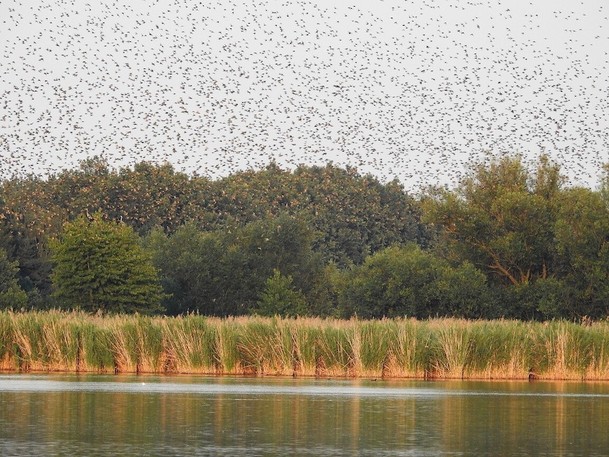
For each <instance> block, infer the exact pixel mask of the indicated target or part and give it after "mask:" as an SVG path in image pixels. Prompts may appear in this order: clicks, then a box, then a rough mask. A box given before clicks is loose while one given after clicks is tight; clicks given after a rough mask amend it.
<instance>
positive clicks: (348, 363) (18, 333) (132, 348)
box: [0, 311, 609, 380]
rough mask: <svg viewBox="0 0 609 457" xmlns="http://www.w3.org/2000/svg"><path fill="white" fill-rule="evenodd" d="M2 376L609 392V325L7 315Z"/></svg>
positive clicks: (1, 324) (1, 332) (2, 325)
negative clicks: (555, 387)
mask: <svg viewBox="0 0 609 457" xmlns="http://www.w3.org/2000/svg"><path fill="white" fill-rule="evenodd" d="M0 370H4V371H19V372H33V371H64V372H101V373H108V372H110V373H200V374H245V375H283V376H318V377H326V376H332V377H335V376H341V377H376V378H435V379H527V378H528V377H529V373H530V372H531V370H532V371H533V372H534V373H535V376H536V377H537V378H539V379H573V380H609V323H607V322H598V323H593V324H591V325H586V326H584V325H579V324H574V323H571V322H565V321H556V322H549V323H533V322H530V323H524V322H517V321H507V320H498V321H465V320H458V319H435V320H428V321H416V320H413V319H391V320H381V321H363V320H355V319H354V320H348V321H345V320H332V319H316V318H301V319H280V318H258V317H240V318H229V319H218V318H207V317H201V316H185V317H177V318H166V317H143V316H124V315H123V316H107V317H100V316H91V315H88V314H84V313H64V312H58V311H52V312H28V313H13V312H0Z"/></svg>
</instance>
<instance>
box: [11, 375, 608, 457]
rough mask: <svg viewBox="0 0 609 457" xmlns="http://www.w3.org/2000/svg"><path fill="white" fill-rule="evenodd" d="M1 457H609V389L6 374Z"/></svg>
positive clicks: (535, 384) (562, 385)
mask: <svg viewBox="0 0 609 457" xmlns="http://www.w3.org/2000/svg"><path fill="white" fill-rule="evenodd" d="M0 455H2V456H13V455H47V456H53V455H56V456H63V455H65V456H75V455H91V456H116V455H147V456H148V455H159V456H191V455H192V456H196V455H201V456H206V455H214V456H283V455H303V456H306V455H314V456H351V455H354V456H470V455H471V456H527V457H528V456H535V455H537V456H542V455H547V456H606V455H609V384H606V383H546V382H533V383H527V382H456V381H452V382H420V381H407V382H406V381H399V382H398V381H376V382H375V381H342V380H340V381H336V380H334V381H333V380H299V379H274V378H271V379H269V378H264V379H253V378H227V377H223V378H208V377H152V376H150V377H148V376H139V377H135V376H133V377H131V376H99V375H97V376H76V375H72V376H65V375H62V376H51V375H44V376H43V375H40V376H34V375H32V376H30V375H0Z"/></svg>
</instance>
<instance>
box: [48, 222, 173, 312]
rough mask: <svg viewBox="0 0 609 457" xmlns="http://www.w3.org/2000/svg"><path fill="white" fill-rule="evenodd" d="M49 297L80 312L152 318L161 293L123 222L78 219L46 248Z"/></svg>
mask: <svg viewBox="0 0 609 457" xmlns="http://www.w3.org/2000/svg"><path fill="white" fill-rule="evenodd" d="M51 249H52V259H53V261H54V264H55V266H54V269H53V272H52V274H51V279H52V281H53V287H54V291H53V296H54V297H55V298H56V299H57V301H58V303H60V306H62V307H66V308H79V309H83V310H86V311H91V312H94V311H97V310H102V311H108V312H121V313H123V312H126V313H129V312H139V313H145V314H150V313H155V312H158V311H161V309H162V308H161V306H160V303H161V300H162V298H163V293H162V289H161V286H160V283H159V280H158V275H157V271H156V269H155V268H154V266H153V265H152V260H151V256H150V255H149V254H148V253H147V252H146V251H145V250H144V249H143V248H142V247H141V246H140V245H139V242H138V236H137V235H136V234H135V232H134V231H133V229H131V228H130V227H128V226H127V225H125V224H124V223H116V222H110V221H105V220H104V219H103V218H102V215H101V214H100V213H96V214H95V215H93V216H92V217H91V218H90V219H89V218H88V217H84V216H80V217H78V218H77V219H75V220H74V221H72V222H68V223H66V224H65V225H64V227H63V232H62V234H61V237H60V238H59V240H55V241H54V242H52V243H51Z"/></svg>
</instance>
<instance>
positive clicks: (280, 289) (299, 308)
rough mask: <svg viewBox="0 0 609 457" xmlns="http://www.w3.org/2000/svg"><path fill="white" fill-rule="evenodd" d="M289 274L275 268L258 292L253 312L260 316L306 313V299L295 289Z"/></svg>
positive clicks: (299, 314) (300, 314) (301, 314)
mask: <svg viewBox="0 0 609 457" xmlns="http://www.w3.org/2000/svg"><path fill="white" fill-rule="evenodd" d="M292 283H293V279H292V277H291V276H284V275H282V274H281V272H280V271H279V270H277V269H274V270H273V276H271V277H270V278H268V279H267V280H266V285H265V288H264V290H263V291H262V293H261V294H260V300H259V301H258V306H257V307H256V308H255V309H254V313H255V314H259V315H261V316H284V317H285V316H291V317H294V316H304V315H306V314H307V304H306V299H305V297H304V295H303V293H302V292H300V291H299V290H295V289H294V286H293V284H292Z"/></svg>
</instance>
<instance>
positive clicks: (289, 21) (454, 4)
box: [0, 0, 609, 190]
mask: <svg viewBox="0 0 609 457" xmlns="http://www.w3.org/2000/svg"><path fill="white" fill-rule="evenodd" d="M608 16H609V5H606V4H605V2H604V1H603V0H590V1H581V2H579V1H577V2H567V1H554V0H552V1H550V0H543V1H542V0H539V1H520V0H518V1H513V0H482V1H465V0H448V1H443V2H433V1H431V0H412V1H403V0H374V1H369V2H356V1H352V0H351V1H348V0H340V1H330V2H327V1H318V0H308V1H307V0H302V1H276V0H266V1H254V2H238V1H236V0H218V1H210V2H199V1H184V0H172V1H160V0H156V1H150V0H132V1H121V0H114V1H106V0H101V1H97V2H85V1H83V2H76V1H73V0H72V1H70V0H65V1H64V0H42V1H36V2H26V1H24V0H5V1H3V2H1V3H0V23H1V24H0V25H1V27H2V34H0V177H1V178H3V179H7V178H10V177H14V176H16V175H17V176H18V175H27V174H30V173H34V174H36V175H49V174H53V173H56V172H58V171H60V170H62V169H70V168H74V167H76V166H77V164H78V163H79V162H81V161H82V160H83V159H87V158H90V157H93V156H101V157H103V158H104V159H105V160H107V161H108V163H110V164H111V165H113V166H116V167H125V166H130V165H132V164H135V163H137V162H140V161H142V160H147V161H151V162H156V163H164V162H170V163H171V164H172V165H173V166H175V167H176V168H177V169H178V170H180V171H184V172H187V173H189V174H192V175H200V176H208V177H212V178H216V177H220V176H227V175H229V174H230V173H233V172H235V171H240V170H247V169H254V170H256V169H261V168H263V167H264V166H265V165H267V164H268V163H269V162H271V161H272V162H276V163H278V164H279V165H281V166H284V167H290V168H295V167H296V166H297V165H299V164H309V165H323V164H325V163H327V162H329V161H332V162H333V163H335V164H337V165H339V166H347V165H349V166H352V167H356V168H357V169H358V170H360V171H361V172H363V173H372V174H373V175H375V176H377V177H379V179H381V180H386V181H390V180H392V179H394V178H397V179H398V180H399V181H400V182H401V183H403V184H404V185H405V187H406V188H407V189H411V190H412V189H418V188H419V187H420V186H425V185H429V184H434V185H435V184H442V185H454V184H455V183H457V182H458V181H459V179H460V178H461V173H462V172H463V171H464V170H465V169H466V168H467V164H469V163H471V162H472V161H478V160H480V159H484V157H485V154H490V155H494V156H497V155H502V154H514V153H522V154H523V155H524V157H525V159H526V158H529V157H530V158H531V160H533V159H534V158H535V159H536V158H537V157H538V156H539V154H540V153H545V154H548V155H549V156H550V157H552V158H553V159H554V160H556V161H558V162H560V163H561V164H563V166H564V172H565V173H566V175H567V176H568V178H569V179H570V181H571V182H572V183H573V184H577V185H586V186H594V185H595V183H596V182H597V179H598V176H599V170H600V169H601V165H602V163H604V162H606V161H607V160H608V158H609V157H608V156H609V128H608V127H609V121H608V119H609V116H608V115H609V90H608V89H607V88H608V87H609V69H608V68H607V65H608V64H607V62H608V61H609V59H608V53H609V19H608Z"/></svg>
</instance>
